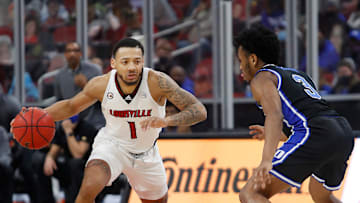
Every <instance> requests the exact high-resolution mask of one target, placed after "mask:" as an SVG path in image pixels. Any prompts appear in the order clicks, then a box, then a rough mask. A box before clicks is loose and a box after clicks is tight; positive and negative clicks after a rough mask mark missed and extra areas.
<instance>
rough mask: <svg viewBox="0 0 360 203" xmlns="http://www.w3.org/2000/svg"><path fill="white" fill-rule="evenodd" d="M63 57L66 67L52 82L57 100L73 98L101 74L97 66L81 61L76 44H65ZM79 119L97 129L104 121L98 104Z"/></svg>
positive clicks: (78, 46) (80, 54)
mask: <svg viewBox="0 0 360 203" xmlns="http://www.w3.org/2000/svg"><path fill="white" fill-rule="evenodd" d="M64 55H65V58H66V61H67V66H65V67H64V68H62V69H60V72H59V73H58V74H57V75H56V77H55V82H54V86H55V96H56V98H57V99H58V100H63V99H68V98H71V97H73V96H75V95H76V94H77V93H79V92H80V91H81V90H82V88H83V87H84V86H85V84H86V83H87V82H88V81H89V80H90V79H91V78H93V77H95V76H99V75H101V74H102V72H101V68H100V67H99V66H97V65H95V64H92V63H89V62H85V61H81V56H82V53H81V49H80V45H79V44H78V43H76V42H70V43H67V44H66V46H65V53H64ZM90 113H91V114H90ZM80 117H81V118H85V120H87V121H88V122H90V123H91V124H92V125H94V126H96V128H97V129H99V128H100V127H102V126H103V125H104V124H105V119H104V117H103V115H102V113H101V104H100V103H99V102H97V103H95V104H94V105H93V106H92V107H90V108H89V109H87V110H85V111H84V112H82V113H81V114H80Z"/></svg>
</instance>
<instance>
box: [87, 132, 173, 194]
mask: <svg viewBox="0 0 360 203" xmlns="http://www.w3.org/2000/svg"><path fill="white" fill-rule="evenodd" d="M96 138H100V139H96ZM96 138H95V141H94V144H93V149H92V152H91V155H90V157H89V159H88V161H87V163H88V162H89V161H91V160H93V159H100V160H103V161H105V162H106V163H107V164H108V165H109V167H110V170H111V178H110V180H109V182H108V184H107V185H108V186H110V185H111V184H112V182H113V181H114V180H115V179H116V178H117V177H118V176H119V175H120V174H121V173H122V172H123V173H124V174H125V175H126V176H127V178H128V181H129V183H130V185H131V187H132V189H134V190H135V192H136V193H137V194H138V196H139V197H140V198H141V199H146V200H157V199H160V198H162V197H163V196H164V195H165V194H166V193H167V191H168V187H167V183H166V172H165V168H164V165H163V162H162V158H161V156H160V153H159V150H158V147H157V145H156V144H155V145H154V146H153V147H152V148H151V149H149V150H148V151H146V152H144V153H142V154H131V153H130V152H128V151H126V150H125V149H124V147H122V146H120V145H119V144H118V143H117V142H116V138H104V136H101V137H99V136H97V137H96Z"/></svg>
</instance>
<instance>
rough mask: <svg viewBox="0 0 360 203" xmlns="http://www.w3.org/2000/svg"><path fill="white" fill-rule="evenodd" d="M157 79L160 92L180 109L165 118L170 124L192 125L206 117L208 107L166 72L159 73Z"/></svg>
mask: <svg viewBox="0 0 360 203" xmlns="http://www.w3.org/2000/svg"><path fill="white" fill-rule="evenodd" d="M157 79H158V86H159V90H160V92H161V93H162V94H163V95H164V96H165V97H166V98H167V99H168V100H169V101H170V102H171V103H173V104H174V105H175V106H176V107H177V108H178V109H179V110H180V112H179V113H176V114H174V115H171V116H168V117H166V118H165V119H166V123H167V125H168V126H190V125H194V124H196V123H198V122H200V121H203V120H205V119H206V117H207V111H206V108H205V106H204V105H203V104H202V103H201V102H200V101H199V100H198V99H196V98H195V97H194V95H192V94H191V93H189V92H187V91H186V90H184V89H182V88H181V87H179V85H178V84H177V83H176V82H175V81H174V80H173V79H171V78H170V77H169V76H168V75H166V74H164V73H158V74H157Z"/></svg>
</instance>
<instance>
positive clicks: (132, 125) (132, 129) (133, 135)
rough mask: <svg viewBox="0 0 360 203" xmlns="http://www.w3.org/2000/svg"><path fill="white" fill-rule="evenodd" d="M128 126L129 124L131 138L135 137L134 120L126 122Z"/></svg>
mask: <svg viewBox="0 0 360 203" xmlns="http://www.w3.org/2000/svg"><path fill="white" fill-rule="evenodd" d="M128 123H129V126H130V134H131V139H136V138H137V136H136V128H135V122H128Z"/></svg>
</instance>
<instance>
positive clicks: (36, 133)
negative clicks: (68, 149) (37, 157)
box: [12, 107, 55, 149]
mask: <svg viewBox="0 0 360 203" xmlns="http://www.w3.org/2000/svg"><path fill="white" fill-rule="evenodd" d="M12 128H13V130H12V132H13V134H14V137H15V139H16V141H18V142H19V143H20V145H21V146H23V147H26V148H28V149H41V148H43V147H46V146H48V145H49V144H50V143H51V140H52V139H53V138H54V135H55V122H54V120H53V119H52V118H51V117H50V115H49V114H48V113H47V112H46V111H44V110H43V109H40V108H36V107H30V108H27V109H25V110H23V111H21V112H20V113H19V114H18V115H17V116H16V117H15V119H14V122H13V123H12Z"/></svg>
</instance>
